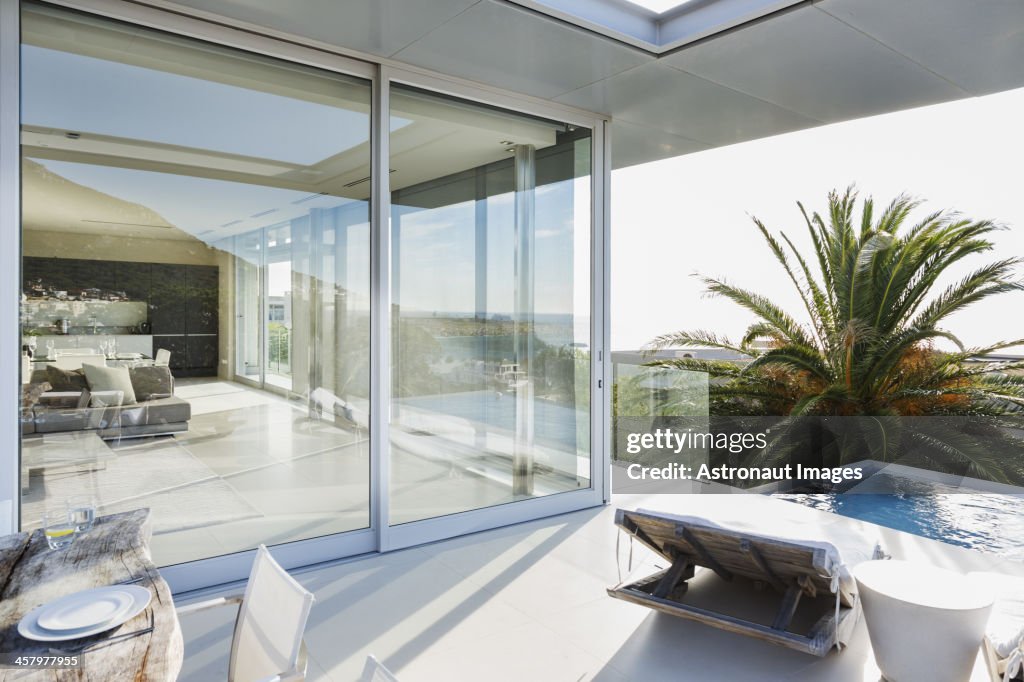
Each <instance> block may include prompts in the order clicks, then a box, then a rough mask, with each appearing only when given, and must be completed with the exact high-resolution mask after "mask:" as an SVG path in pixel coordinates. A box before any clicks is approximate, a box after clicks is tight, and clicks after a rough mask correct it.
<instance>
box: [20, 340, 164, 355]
mask: <svg viewBox="0 0 1024 682" xmlns="http://www.w3.org/2000/svg"><path fill="white" fill-rule="evenodd" d="M35 339H36V359H38V360H43V359H45V358H46V342H47V341H53V347H54V349H58V348H92V349H94V350H96V351H97V352H98V351H99V349H100V342H102V341H110V340H111V339H113V340H114V341H116V342H117V352H118V353H142V354H143V355H145V356H146V357H149V358H151V357H153V335H152V334H67V335H64V334H46V335H43V336H37V337H35ZM27 341H28V337H25V338H24V339H22V343H23V344H24V343H26V342H27Z"/></svg>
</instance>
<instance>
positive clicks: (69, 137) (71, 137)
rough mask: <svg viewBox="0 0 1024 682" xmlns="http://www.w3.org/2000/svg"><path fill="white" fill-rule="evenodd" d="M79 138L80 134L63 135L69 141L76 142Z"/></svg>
mask: <svg viewBox="0 0 1024 682" xmlns="http://www.w3.org/2000/svg"><path fill="white" fill-rule="evenodd" d="M81 136H82V134H81V133H64V137H66V138H68V139H69V140H77V139H78V138H80V137H81Z"/></svg>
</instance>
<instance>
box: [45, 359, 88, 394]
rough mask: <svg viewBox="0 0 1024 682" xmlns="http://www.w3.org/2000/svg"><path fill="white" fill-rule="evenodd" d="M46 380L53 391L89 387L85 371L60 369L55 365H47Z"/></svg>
mask: <svg viewBox="0 0 1024 682" xmlns="http://www.w3.org/2000/svg"><path fill="white" fill-rule="evenodd" d="M46 380H47V381H48V382H50V386H52V387H53V390H54V391H60V392H65V391H82V390H85V389H87V388H89V382H88V381H86V380H85V373H84V372H83V371H82V370H80V369H61V368H60V367H57V366H56V365H47V366H46Z"/></svg>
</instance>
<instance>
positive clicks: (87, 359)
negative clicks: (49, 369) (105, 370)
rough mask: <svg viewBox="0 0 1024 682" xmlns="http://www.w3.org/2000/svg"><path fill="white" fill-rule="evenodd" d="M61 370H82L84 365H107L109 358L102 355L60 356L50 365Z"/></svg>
mask: <svg viewBox="0 0 1024 682" xmlns="http://www.w3.org/2000/svg"><path fill="white" fill-rule="evenodd" d="M49 364H52V365H55V366H57V367H59V368H60V369H81V368H82V365H106V364H107V358H106V357H105V356H104V355H102V354H101V353H96V354H95V355H85V354H76V355H58V356H57V357H56V359H54V360H53V362H51V363H49Z"/></svg>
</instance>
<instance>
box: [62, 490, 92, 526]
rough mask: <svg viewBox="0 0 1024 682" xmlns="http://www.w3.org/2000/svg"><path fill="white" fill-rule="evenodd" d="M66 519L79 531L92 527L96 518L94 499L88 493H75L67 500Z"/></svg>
mask: <svg viewBox="0 0 1024 682" xmlns="http://www.w3.org/2000/svg"><path fill="white" fill-rule="evenodd" d="M67 508H68V513H67V517H68V521H69V522H70V523H71V524H72V525H73V526H74V527H75V530H77V531H78V532H79V533H84V532H86V531H87V530H89V529H90V528H92V524H93V522H94V521H95V520H96V501H95V500H94V499H93V498H91V497H89V496H88V495H77V496H75V497H69V498H68V500H67Z"/></svg>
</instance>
